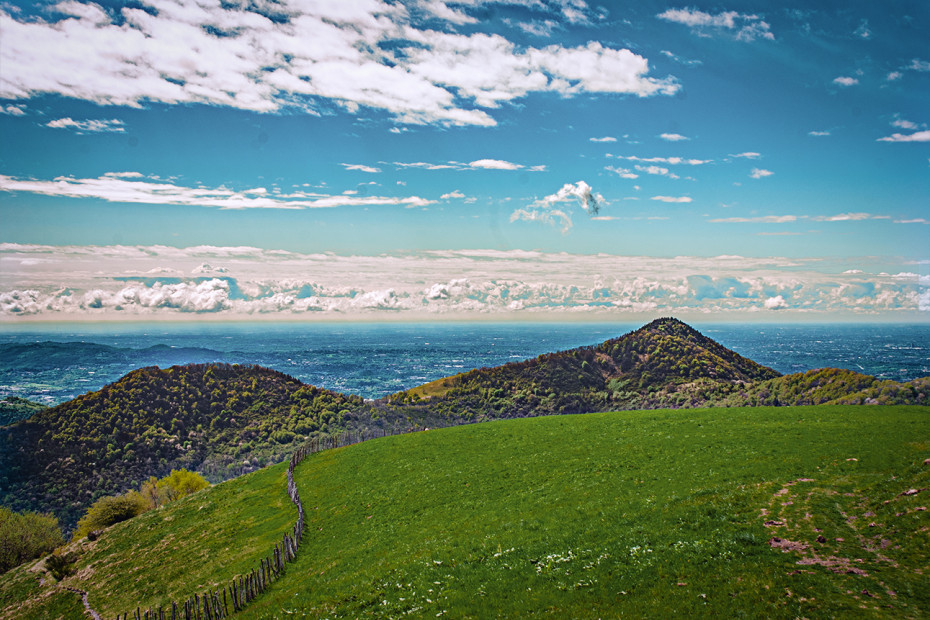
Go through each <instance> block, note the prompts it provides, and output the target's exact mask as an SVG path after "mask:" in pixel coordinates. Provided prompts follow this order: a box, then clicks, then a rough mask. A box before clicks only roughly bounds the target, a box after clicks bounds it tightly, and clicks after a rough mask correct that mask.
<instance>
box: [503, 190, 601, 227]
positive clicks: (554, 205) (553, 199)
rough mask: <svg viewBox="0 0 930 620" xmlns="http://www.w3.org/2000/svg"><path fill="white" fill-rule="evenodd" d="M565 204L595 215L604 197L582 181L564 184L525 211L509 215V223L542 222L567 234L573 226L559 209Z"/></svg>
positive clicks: (568, 217)
mask: <svg viewBox="0 0 930 620" xmlns="http://www.w3.org/2000/svg"><path fill="white" fill-rule="evenodd" d="M565 203H577V204H578V205H579V206H580V207H581V208H582V209H583V210H584V211H586V212H587V213H588V215H597V214H598V212H599V211H600V208H601V205H602V204H603V203H604V197H603V196H601V195H600V194H597V193H595V192H594V190H593V189H592V187H591V186H590V185H588V184H587V183H585V182H584V181H578V182H577V183H566V184H565V185H563V186H562V188H561V189H560V190H559V191H557V192H556V193H554V194H550V195H549V196H546V197H545V198H542V199H541V200H537V201H536V202H534V203H533V204H532V205H530V206H529V207H528V208H526V209H517V210H515V211H514V212H513V213H512V214H511V215H510V221H511V222H515V221H517V220H523V221H527V222H542V223H544V224H551V225H555V226H559V227H560V228H561V229H562V233H563V234H564V233H567V232H568V231H569V230H571V228H572V226H573V225H574V224H573V222H572V219H571V216H570V215H569V214H568V213H567V212H566V211H565V210H564V209H562V208H561V207H560V205H562V204H565Z"/></svg>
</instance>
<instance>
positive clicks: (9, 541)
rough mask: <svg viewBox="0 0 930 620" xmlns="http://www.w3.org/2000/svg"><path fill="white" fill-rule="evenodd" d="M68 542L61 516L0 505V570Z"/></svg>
mask: <svg viewBox="0 0 930 620" xmlns="http://www.w3.org/2000/svg"><path fill="white" fill-rule="evenodd" d="M64 542H65V539H64V537H62V535H61V530H60V529H59V528H58V519H56V518H55V517H52V516H50V515H41V514H36V513H34V512H26V513H22V514H20V513H18V512H13V511H12V510H9V509H7V508H4V507H3V506H0V573H2V572H4V571H8V570H10V569H11V568H13V567H14V566H19V565H20V564H22V563H23V562H26V561H27V560H32V559H34V558H37V557H39V556H42V555H45V554H46V553H50V552H51V551H52V550H53V549H55V547H58V546H59V545H61V544H62V543H64Z"/></svg>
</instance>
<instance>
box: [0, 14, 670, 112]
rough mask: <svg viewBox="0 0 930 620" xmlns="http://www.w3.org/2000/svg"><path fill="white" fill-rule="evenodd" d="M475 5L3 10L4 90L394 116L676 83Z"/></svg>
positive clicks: (614, 54) (662, 90)
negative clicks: (484, 25)
mask: <svg viewBox="0 0 930 620" xmlns="http://www.w3.org/2000/svg"><path fill="white" fill-rule="evenodd" d="M511 3H513V2H511ZM479 4H482V2H471V3H453V2H448V3H447V2H438V1H434V0H422V1H419V2H415V3H396V2H387V1H383V0H365V1H363V2H324V3H319V2H317V3H298V2H281V3H264V2H257V3H239V2H235V3H232V2H230V3H221V2H208V3H204V2H197V1H196V0H178V1H177V2H172V3H163V2H160V1H158V0H143V1H142V2H140V3H137V4H135V5H131V6H121V7H119V8H116V9H112V10H104V9H102V8H100V6H98V5H96V4H91V3H85V2H79V1H71V2H63V3H60V4H57V5H56V7H55V9H56V10H55V12H56V14H57V15H59V16H60V17H59V18H57V19H55V20H49V21H46V20H37V19H28V18H23V17H20V16H19V14H18V13H16V12H13V11H9V10H7V9H0V11H2V15H0V19H2V21H3V24H4V32H3V39H4V40H3V46H2V47H0V65H2V66H3V67H4V70H3V73H2V74H0V98H4V99H9V100H21V99H28V98H32V97H35V96H40V95H43V94H54V95H59V96H63V97H72V98H75V99H81V100H86V101H91V102H94V103H97V104H99V105H119V106H130V107H141V106H142V105H145V104H146V103H147V102H161V103H167V104H189V103H202V104H208V105H217V106H225V107H232V108H238V109H244V110H252V111H257V112H278V111H280V110H282V109H284V108H289V109H293V110H296V111H303V112H306V113H310V114H321V113H323V112H326V111H328V110H329V109H331V108H332V107H334V106H336V107H340V108H342V109H344V110H346V111H348V112H349V113H353V114H356V113H360V111H361V110H362V108H369V109H372V110H378V111H384V112H387V113H388V114H390V115H392V116H393V117H394V118H395V119H396V120H397V121H398V122H400V123H408V124H413V123H415V124H423V123H438V124H444V125H478V126H492V125H495V124H496V121H495V119H494V118H493V117H492V116H491V114H489V112H488V110H494V109H496V108H499V107H500V106H501V105H502V104H504V103H507V102H511V101H514V100H516V99H520V98H522V97H525V96H527V95H528V94H530V93H541V92H555V93H559V94H560V95H562V96H565V97H571V96H576V95H579V94H583V93H604V94H607V93H615V94H626V95H634V96H639V97H650V96H655V95H670V94H673V93H675V92H676V91H677V90H678V88H679V86H678V84H677V82H676V81H675V79H674V78H673V77H666V78H654V77H649V76H648V73H649V63H648V61H647V60H646V59H645V58H643V57H642V56H639V55H637V54H634V53H633V52H631V51H630V50H627V49H615V48H611V47H607V46H604V45H602V44H601V43H599V42H596V41H592V42H589V43H587V44H586V45H581V46H578V47H565V46H562V45H549V46H547V47H543V48H532V47H530V48H523V47H517V46H516V45H515V44H514V43H513V42H511V41H510V40H508V39H506V38H505V37H503V36H501V35H497V34H483V33H480V32H474V33H471V34H458V33H456V32H455V31H454V26H457V25H462V24H476V23H478V21H477V20H476V18H475V17H474V16H472V15H470V14H469V12H468V8H469V6H466V5H470V6H471V7H474V6H476V5H479ZM519 4H525V3H522V2H521V3H519ZM530 6H531V8H542V9H546V10H550V11H558V13H559V14H560V15H561V16H562V18H563V19H566V20H568V21H569V22H572V23H585V22H586V21H587V20H589V19H591V17H592V13H591V11H590V10H589V9H588V8H587V5H586V4H585V3H583V2H577V1H575V0H564V1H562V2H557V3H554V4H553V3H547V6H543V5H542V4H538V3H532V4H531V5H530ZM433 20H440V21H442V22H445V24H446V25H448V26H453V28H444V27H442V26H440V27H439V28H435V22H434V21H433ZM434 28H435V29H434Z"/></svg>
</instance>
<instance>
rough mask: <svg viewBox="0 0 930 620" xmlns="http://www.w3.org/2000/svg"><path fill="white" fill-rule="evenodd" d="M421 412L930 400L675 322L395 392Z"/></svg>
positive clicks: (396, 399) (470, 417) (917, 384)
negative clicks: (772, 356)
mask: <svg viewBox="0 0 930 620" xmlns="http://www.w3.org/2000/svg"><path fill="white" fill-rule="evenodd" d="M389 402H390V403H392V404H394V405H397V406H401V407H406V408H407V409H408V412H407V414H406V415H411V413H410V411H413V412H415V414H413V415H415V416H416V417H419V418H421V419H424V420H430V421H433V423H434V424H435V423H436V422H439V421H443V420H455V421H481V420H487V419H497V418H510V417H525V416H533V415H545V414H561V413H585V412H592V411H611V410H628V409H656V408H674V409H677V408H695V407H711V406H727V407H742V406H756V405H774V406H790V405H817V404H837V403H843V404H919V405H926V404H930V378H923V379H918V380H916V381H911V382H909V383H903V384H902V383H896V382H894V381H879V380H877V379H875V378H874V377H870V376H867V375H862V374H859V373H855V372H852V371H848V370H837V369H825V370H817V371H811V372H808V373H805V374H798V375H788V376H781V375H780V374H779V373H778V372H776V371H775V370H772V369H771V368H766V367H764V366H760V365H759V364H757V363H755V362H753V361H752V360H748V359H746V358H744V357H742V356H740V355H738V354H736V353H734V352H733V351H730V350H729V349H726V348H724V347H723V346H721V345H720V344H718V343H716V342H714V341H713V340H711V339H710V338H707V337H705V336H703V335H701V334H700V333H698V332H697V331H695V330H694V329H692V328H691V327H689V326H687V325H685V324H684V323H682V322H680V321H677V320H675V319H661V320H658V321H654V322H652V323H650V324H649V325H646V326H645V327H642V328H641V329H638V330H636V331H634V332H632V333H630V334H627V335H626V336H623V337H621V338H616V339H613V340H608V341H606V342H604V343H602V344H599V345H597V346H592V347H582V348H578V349H573V350H571V351H565V352H561V353H551V354H548V355H540V356H539V357H537V358H536V359H532V360H527V361H525V362H518V363H513V364H507V365H504V366H499V367H497V368H480V369H477V370H473V371H471V372H467V373H463V374H460V375H456V376H454V377H449V378H447V379H440V380H439V381H434V382H432V383H428V384H426V385H424V386H421V387H418V388H414V389H412V390H408V391H406V392H401V393H399V394H395V395H394V396H392V397H390V399H389Z"/></svg>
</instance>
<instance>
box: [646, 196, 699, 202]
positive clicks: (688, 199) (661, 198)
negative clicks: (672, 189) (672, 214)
mask: <svg viewBox="0 0 930 620" xmlns="http://www.w3.org/2000/svg"><path fill="white" fill-rule="evenodd" d="M651 200H658V201H659V202H672V203H687V202H691V196H653V197H652V198H651Z"/></svg>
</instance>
